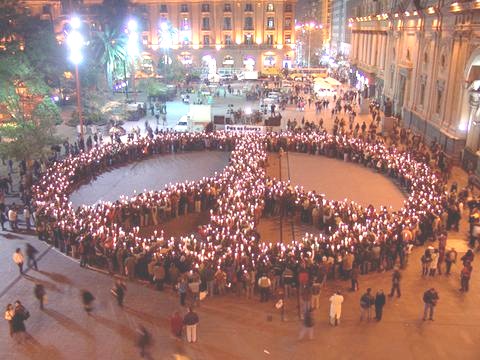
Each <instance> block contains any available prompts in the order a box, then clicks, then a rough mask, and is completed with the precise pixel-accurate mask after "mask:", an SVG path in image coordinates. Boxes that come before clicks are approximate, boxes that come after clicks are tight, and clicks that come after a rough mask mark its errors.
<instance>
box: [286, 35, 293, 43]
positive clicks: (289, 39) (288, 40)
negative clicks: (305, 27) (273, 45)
mask: <svg viewBox="0 0 480 360" xmlns="http://www.w3.org/2000/svg"><path fill="white" fill-rule="evenodd" d="M291 43H292V35H285V44H291Z"/></svg>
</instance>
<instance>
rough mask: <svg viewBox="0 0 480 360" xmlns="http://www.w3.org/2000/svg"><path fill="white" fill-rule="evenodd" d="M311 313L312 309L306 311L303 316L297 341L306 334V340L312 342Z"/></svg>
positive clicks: (312, 322) (312, 323)
mask: <svg viewBox="0 0 480 360" xmlns="http://www.w3.org/2000/svg"><path fill="white" fill-rule="evenodd" d="M313 325H314V321H313V311H312V309H307V310H306V311H305V314H304V315H303V326H302V329H301V330H300V334H299V336H298V340H302V339H303V337H304V336H305V334H308V338H309V339H310V340H313Z"/></svg>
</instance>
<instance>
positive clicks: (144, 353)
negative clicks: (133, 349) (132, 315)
mask: <svg viewBox="0 0 480 360" xmlns="http://www.w3.org/2000/svg"><path fill="white" fill-rule="evenodd" d="M137 333H138V337H137V346H138V348H139V349H140V357H141V358H147V359H151V358H152V356H151V355H150V353H149V352H148V348H149V347H150V345H152V336H151V335H150V333H149V332H148V330H147V329H145V327H144V326H143V325H139V326H138V329H137Z"/></svg>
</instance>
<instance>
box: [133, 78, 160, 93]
mask: <svg viewBox="0 0 480 360" xmlns="http://www.w3.org/2000/svg"><path fill="white" fill-rule="evenodd" d="M138 88H139V90H141V91H143V92H144V93H146V94H147V96H148V97H162V96H166V95H167V87H166V85H165V84H163V83H161V82H160V81H158V80H157V79H154V78H147V79H142V80H140V82H139V84H138Z"/></svg>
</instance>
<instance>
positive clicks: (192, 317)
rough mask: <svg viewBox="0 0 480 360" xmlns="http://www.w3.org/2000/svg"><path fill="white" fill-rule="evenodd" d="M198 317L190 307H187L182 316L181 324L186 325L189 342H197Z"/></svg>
mask: <svg viewBox="0 0 480 360" xmlns="http://www.w3.org/2000/svg"><path fill="white" fill-rule="evenodd" d="M199 322H200V319H199V317H198V315H197V313H195V312H194V311H193V310H192V308H191V307H189V308H188V313H187V314H186V315H185V317H184V318H183V324H184V325H185V327H186V330H187V331H186V332H187V341H188V342H189V343H194V342H197V325H198V323H199Z"/></svg>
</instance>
